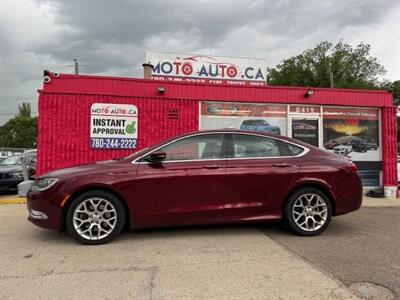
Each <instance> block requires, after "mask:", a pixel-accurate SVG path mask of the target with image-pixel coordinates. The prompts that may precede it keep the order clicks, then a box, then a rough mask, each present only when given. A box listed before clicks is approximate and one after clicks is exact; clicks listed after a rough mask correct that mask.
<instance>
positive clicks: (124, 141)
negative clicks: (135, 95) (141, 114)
mask: <svg viewBox="0 0 400 300" xmlns="http://www.w3.org/2000/svg"><path fill="white" fill-rule="evenodd" d="M137 132H138V110H137V107H136V106H135V105H130V104H129V105H128V104H112V103H93V104H92V106H91V108H90V145H91V147H92V148H99V149H133V148H136V146H137V136H138V134H137Z"/></svg>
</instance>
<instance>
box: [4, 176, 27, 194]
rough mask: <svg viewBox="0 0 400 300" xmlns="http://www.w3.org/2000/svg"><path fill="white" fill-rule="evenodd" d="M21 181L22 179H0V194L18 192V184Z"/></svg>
mask: <svg viewBox="0 0 400 300" xmlns="http://www.w3.org/2000/svg"><path fill="white" fill-rule="evenodd" d="M22 181H23V179H17V178H7V179H0V192H7V191H16V190H18V184H19V183H21V182H22Z"/></svg>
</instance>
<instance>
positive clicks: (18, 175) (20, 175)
mask: <svg viewBox="0 0 400 300" xmlns="http://www.w3.org/2000/svg"><path fill="white" fill-rule="evenodd" d="M10 177H11V178H17V179H23V178H24V173H22V171H19V172H12V173H10Z"/></svg>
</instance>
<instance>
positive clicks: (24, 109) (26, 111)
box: [18, 102, 31, 118]
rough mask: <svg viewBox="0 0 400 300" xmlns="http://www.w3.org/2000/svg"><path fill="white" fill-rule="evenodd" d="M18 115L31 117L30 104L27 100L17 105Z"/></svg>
mask: <svg viewBox="0 0 400 300" xmlns="http://www.w3.org/2000/svg"><path fill="white" fill-rule="evenodd" d="M18 116H20V117H29V118H30V117H31V104H30V103H29V102H22V104H21V105H18Z"/></svg>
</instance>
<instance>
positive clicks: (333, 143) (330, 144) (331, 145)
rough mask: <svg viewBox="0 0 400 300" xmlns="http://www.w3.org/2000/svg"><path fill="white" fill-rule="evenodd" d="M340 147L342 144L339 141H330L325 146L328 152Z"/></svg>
mask: <svg viewBox="0 0 400 300" xmlns="http://www.w3.org/2000/svg"><path fill="white" fill-rule="evenodd" d="M338 145H340V143H339V142H338V141H337V140H330V141H329V142H327V143H325V144H324V148H325V149H327V150H332V149H333V148H335V147H336V146H338Z"/></svg>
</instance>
